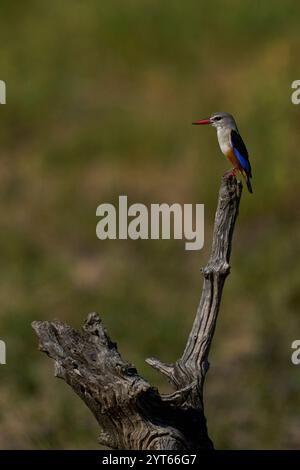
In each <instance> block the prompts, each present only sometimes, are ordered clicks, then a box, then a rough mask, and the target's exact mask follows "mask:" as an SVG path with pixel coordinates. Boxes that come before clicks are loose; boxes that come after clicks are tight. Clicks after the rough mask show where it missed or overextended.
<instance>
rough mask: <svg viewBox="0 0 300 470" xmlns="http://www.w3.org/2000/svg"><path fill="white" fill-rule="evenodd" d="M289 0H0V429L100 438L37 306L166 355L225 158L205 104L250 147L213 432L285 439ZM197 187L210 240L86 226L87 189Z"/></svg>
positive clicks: (298, 141) (252, 439) (294, 129)
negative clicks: (46, 344) (113, 236)
mask: <svg viewBox="0 0 300 470" xmlns="http://www.w3.org/2000/svg"><path fill="white" fill-rule="evenodd" d="M299 27H300V5H299V4H298V3H297V2H295V1H293V0H286V1H285V2H282V1H281V0H273V1H272V2H269V1H267V0H259V1H255V0H245V1H243V2H241V1H238V0H232V1H227V2H224V1H221V0H212V1H210V2H206V1H202V0H201V1H200V0H186V1H185V2H183V1H180V0H172V1H169V0H165V1H155V0H151V1H150V0H127V1H124V0H101V1H96V0H87V1H85V2H82V1H79V0H72V1H70V0H65V1H63V2H62V1H58V0H53V1H52V2H40V1H37V0H28V1H27V2H8V1H4V2H3V3H2V4H1V16H0V44H1V54H0V71H1V73H0V79H1V80H5V81H6V84H7V104H6V105H5V106H0V157H1V163H0V192H1V197H0V220H1V232H0V244H1V245H0V246H1V262H0V281H1V282H0V302H1V309H0V338H2V339H4V340H5V341H6V344H7V365H5V366H4V365H3V366H0V378H1V379H0V448H2V449H8V448H10V449H54V448H57V449H76V448H82V449H93V448H95V449H96V448H98V444H97V441H96V437H97V435H98V433H99V430H98V426H97V423H96V421H95V420H94V418H93V417H92V416H91V415H90V412H89V410H88V409H87V408H85V406H84V404H83V403H82V402H81V401H80V400H79V398H77V397H76V396H75V394H74V393H73V392H72V391H71V390H70V389H69V388H68V386H67V385H66V384H65V383H64V382H63V381H59V380H57V379H55V378H54V377H53V364H52V361H50V360H49V359H48V358H47V357H46V356H45V355H43V354H41V353H40V352H38V350H37V340H36V337H35V336H34V333H33V331H32V329H31V326H30V323H31V321H32V320H42V319H54V318H57V319H60V320H63V321H66V322H68V323H70V324H71V325H73V326H75V327H80V326H81V324H82V322H83V321H84V320H85V318H86V315H87V314H88V313H89V312H91V311H97V312H99V313H100V314H101V315H102V318H103V320H104V322H105V324H106V326H107V327H108V330H109V332H110V334H111V336H112V338H113V339H115V340H117V341H118V344H119V349H120V351H121V353H122V355H123V357H125V358H126V359H127V360H129V361H131V362H133V363H135V364H136V366H137V368H138V370H139V372H140V373H142V374H143V375H144V376H145V377H146V378H147V379H149V380H150V381H151V382H152V383H153V384H154V385H156V386H159V387H160V388H161V390H163V391H168V390H169V388H168V385H167V384H166V383H165V382H164V381H162V380H163V379H162V378H161V377H160V376H159V375H158V374H156V372H155V371H153V370H151V368H150V367H148V366H147V365H146V364H145V363H144V358H146V357H148V356H156V357H159V358H160V359H162V360H164V361H174V360H176V359H177V358H178V357H179V356H180V354H181V352H182V350H183V348H184V345H185V341H186V338H187V335H188V332H189V330H190V328H191V325H192V322H193V318H194V315H195V311H196V307H197V303H198V299H199V295H200V291H201V285H202V278H201V274H200V267H201V266H203V265H205V262H206V260H207V257H208V255H209V249H210V242H211V231H212V223H213V219H214V211H215V207H216V200H217V193H218V188H219V184H220V178H221V175H222V174H223V173H224V172H225V171H226V170H227V169H228V168H229V166H228V164H227V162H226V161H225V159H224V158H223V157H222V156H221V154H220V151H219V149H218V146H217V141H216V136H215V132H214V130H213V129H210V128H196V127H193V126H191V122H192V121H193V120H194V119H197V118H198V119H199V118H204V117H207V116H208V115H210V114H211V113H212V112H214V111H228V112H231V113H233V114H234V116H235V117H236V119H237V121H238V124H239V130H240V132H241V134H242V136H243V138H244V140H245V142H246V144H247V146H248V148H249V152H250V156H251V162H252V166H253V174H254V178H253V187H254V194H253V196H251V195H249V194H248V193H247V192H246V191H245V192H244V194H243V197H242V202H241V208H240V216H239V219H238V223H237V227H236V231H235V235H234V247H233V255H232V260H231V265H232V272H231V275H230V277H229V278H228V280H227V282H226V285H225V290H224V296H223V301H222V306H221V311H220V317H219V321H218V325H217V331H216V335H215V338H214V341H213V347H212V351H211V356H210V362H211V369H210V371H209V374H208V376H207V382H206V393H205V403H206V413H207V419H208V427H209V432H210V435H211V437H212V439H213V440H214V442H215V446H216V447H217V448H225V449H242V448H248V449H251V448H259V449H262V448H274V449H284V448H300V368H299V367H298V368H297V366H294V365H292V364H291V360H290V356H291V343H292V341H293V340H294V339H298V338H300V322H299V304H300V265H299V259H300V248H299V246H300V221H299V216H300V211H299V200H300V187H299V176H300V160H299V148H300V133H299V125H300V106H299V107H297V106H295V105H293V104H292V103H291V98H290V97H291V92H292V90H291V83H292V81H293V80H295V79H299V78H300V77H299V73H300V72H299V51H300V38H299ZM119 194H127V195H128V198H129V202H130V203H133V202H143V203H145V204H150V203H155V202H168V203H172V202H181V203H184V202H185V203H193V204H196V203H204V204H205V234H206V240H205V247H204V249H203V250H202V251H198V252H191V251H190V252H188V251H185V250H184V242H183V241H172V240H170V241H151V240H149V241H124V240H123V241H105V242H103V241H99V240H98V239H97V238H96V234H95V229H96V223H97V218H96V214H95V212H96V207H97V206H98V205H99V204H100V203H102V202H112V203H114V202H117V199H118V195H119Z"/></svg>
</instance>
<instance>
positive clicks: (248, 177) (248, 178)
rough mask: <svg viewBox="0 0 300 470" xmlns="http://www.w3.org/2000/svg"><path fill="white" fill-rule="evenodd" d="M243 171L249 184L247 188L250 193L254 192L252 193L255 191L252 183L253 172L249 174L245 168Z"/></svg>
mask: <svg viewBox="0 0 300 470" xmlns="http://www.w3.org/2000/svg"><path fill="white" fill-rule="evenodd" d="M241 173H242V175H243V177H244V178H245V181H246V185H247V188H248V191H249V193H251V194H252V193H253V190H252V185H251V176H252V175H251V174H247V173H246V172H245V170H242V171H241Z"/></svg>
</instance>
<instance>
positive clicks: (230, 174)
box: [224, 168, 238, 178]
mask: <svg viewBox="0 0 300 470" xmlns="http://www.w3.org/2000/svg"><path fill="white" fill-rule="evenodd" d="M237 171H238V169H237V168H232V169H231V170H229V171H226V173H225V174H224V176H226V177H227V178H230V177H232V176H233V177H234V178H236V174H237Z"/></svg>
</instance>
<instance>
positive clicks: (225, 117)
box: [209, 112, 236, 129]
mask: <svg viewBox="0 0 300 470" xmlns="http://www.w3.org/2000/svg"><path fill="white" fill-rule="evenodd" d="M209 120H210V123H211V125H212V126H213V127H216V128H217V129H218V128H222V127H223V128H229V129H236V123H235V120H234V118H233V116H232V115H231V114H229V113H223V112H219V113H214V114H212V115H211V116H210V118H209Z"/></svg>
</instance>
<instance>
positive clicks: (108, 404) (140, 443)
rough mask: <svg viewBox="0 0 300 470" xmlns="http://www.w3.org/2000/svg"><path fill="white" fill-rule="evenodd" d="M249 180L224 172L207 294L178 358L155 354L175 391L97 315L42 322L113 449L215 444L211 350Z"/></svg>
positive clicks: (37, 326) (48, 347)
mask: <svg viewBox="0 0 300 470" xmlns="http://www.w3.org/2000/svg"><path fill="white" fill-rule="evenodd" d="M241 193H242V184H241V183H240V182H238V181H237V180H236V179H235V178H234V177H232V176H231V177H228V176H224V177H223V178H222V182H221V187H220V191H219V199H218V207H217V211H216V216H215V224H214V231H213V242H212V250H211V255H210V258H209V261H208V264H207V266H206V267H205V268H204V269H203V270H202V272H203V276H204V282H203V288H202V295H201V298H200V303H199V307H198V309H197V313H196V317H195V320H194V324H193V327H192V330H191V333H190V335H189V337H188V340H187V344H186V347H185V350H184V352H183V354H182V356H181V358H180V359H179V360H177V361H176V362H175V363H174V364H165V363H163V362H161V361H159V360H157V359H154V358H149V359H147V360H146V361H147V363H148V364H150V365H151V366H152V367H154V368H155V369H157V370H158V371H159V372H161V373H162V374H164V375H165V376H167V378H168V380H169V382H170V383H171V384H172V385H173V387H174V389H175V391H174V393H171V394H160V393H159V391H158V390H157V389H156V388H154V387H152V386H151V385H150V384H149V383H148V382H147V381H146V380H145V379H143V378H142V377H141V376H140V375H139V374H138V372H137V370H136V368H135V367H134V366H133V365H132V364H129V363H127V362H125V361H124V360H123V359H122V357H121V355H120V353H119V352H118V349H117V345H116V343H114V342H113V341H111V339H110V337H109V336H108V334H107V331H106V329H105V327H104V326H103V323H102V321H101V319H100V317H99V316H98V315H97V314H96V313H91V314H90V315H89V316H88V318H87V320H86V322H85V323H84V325H83V328H82V330H81V331H76V330H74V329H73V328H71V327H70V326H68V325H66V324H64V323H61V322H59V321H51V322H48V321H35V322H33V324H32V326H33V329H34V330H35V332H36V334H37V336H38V338H39V347H40V350H42V351H43V352H45V353H47V354H48V356H50V357H51V358H52V359H53V360H54V364H55V376H57V377H60V378H62V379H64V380H65V381H66V382H67V383H68V384H69V385H70V386H71V387H72V389H73V390H74V391H75V392H76V393H77V394H78V395H79V396H80V398H81V399H82V400H83V401H84V402H85V404H86V405H87V406H88V408H89V409H90V410H91V411H92V413H93V414H94V416H95V418H96V420H97V421H98V423H99V425H100V428H101V433H100V437H99V442H100V443H101V444H102V445H105V446H107V447H110V448H113V449H144V450H201V449H212V448H213V443H212V441H211V439H210V438H209V436H208V432H207V426H206V419H205V415H204V405H203V385H204V380H205V376H206V373H207V370H208V367H209V363H208V354H209V350H210V346H211V342H212V338H213V335H214V331H215V326H216V321H217V316H218V312H219V307H220V302H221V297H222V290H223V286H224V282H225V279H226V277H227V275H228V274H229V260H230V253H231V243H232V235H233V230H234V225H235V221H236V218H237V215H238V209H239V203H240V198H241Z"/></svg>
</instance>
